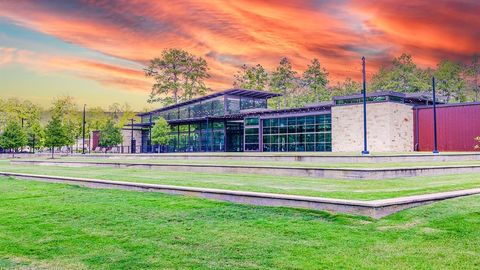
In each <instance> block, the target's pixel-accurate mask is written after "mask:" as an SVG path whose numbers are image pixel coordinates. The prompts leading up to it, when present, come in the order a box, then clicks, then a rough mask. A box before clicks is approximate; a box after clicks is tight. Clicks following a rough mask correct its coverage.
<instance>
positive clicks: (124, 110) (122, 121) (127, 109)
mask: <svg viewBox="0 0 480 270" xmlns="http://www.w3.org/2000/svg"><path fill="white" fill-rule="evenodd" d="M121 115H122V116H121V117H120V118H119V119H118V121H117V127H119V128H122V127H123V126H125V125H126V124H127V122H128V121H129V119H132V118H136V117H137V114H136V113H135V112H134V111H133V109H132V107H131V106H130V104H128V103H124V104H123V105H122V106H121Z"/></svg>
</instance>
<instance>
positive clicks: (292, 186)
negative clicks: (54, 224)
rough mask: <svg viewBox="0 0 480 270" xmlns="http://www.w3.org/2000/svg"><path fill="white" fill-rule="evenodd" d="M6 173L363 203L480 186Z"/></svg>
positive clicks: (474, 179)
mask: <svg viewBox="0 0 480 270" xmlns="http://www.w3.org/2000/svg"><path fill="white" fill-rule="evenodd" d="M0 171H7V172H23V173H31V174H45V175H56V176H71V177H84V178H98V179H107V180H116V181H128V182H141V183H153V184H165V185H176V186H191V187H206V188H218V189H228V190H242V191H255V192H270V193H282V194H294V195H305V196H317V197H329V198H341V199H358V200H374V199H385V198H394V197H401V196H409V195H419V194H427V193H435V192H442V191H452V190H460V189H468V188H478V187H480V174H463V175H446V176H432V177H414V178H399V179H388V180H337V179H318V178H308V177H286V176H285V177H282V176H270V175H255V174H212V173H198V172H169V171H163V170H148V169H138V168H137V169H133V168H108V167H81V168H71V167H59V166H24V165H10V164H9V163H8V161H0Z"/></svg>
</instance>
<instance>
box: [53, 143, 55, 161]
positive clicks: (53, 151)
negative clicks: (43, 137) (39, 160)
mask: <svg viewBox="0 0 480 270" xmlns="http://www.w3.org/2000/svg"><path fill="white" fill-rule="evenodd" d="M54 152H55V147H53V146H52V159H53V158H54V157H53V153H54Z"/></svg>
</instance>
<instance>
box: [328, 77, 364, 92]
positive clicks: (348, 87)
mask: <svg viewBox="0 0 480 270" xmlns="http://www.w3.org/2000/svg"><path fill="white" fill-rule="evenodd" d="M361 91H362V84H361V83H359V82H357V81H354V80H352V78H350V77H348V78H346V79H345V80H344V81H343V82H338V83H337V84H336V85H335V86H333V87H332V89H331V92H332V96H346V95H353V94H358V93H360V92H361Z"/></svg>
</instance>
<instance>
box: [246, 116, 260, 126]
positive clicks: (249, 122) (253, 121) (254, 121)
mask: <svg viewBox="0 0 480 270" xmlns="http://www.w3.org/2000/svg"><path fill="white" fill-rule="evenodd" d="M258 124H259V120H258V117H254V118H245V126H258Z"/></svg>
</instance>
